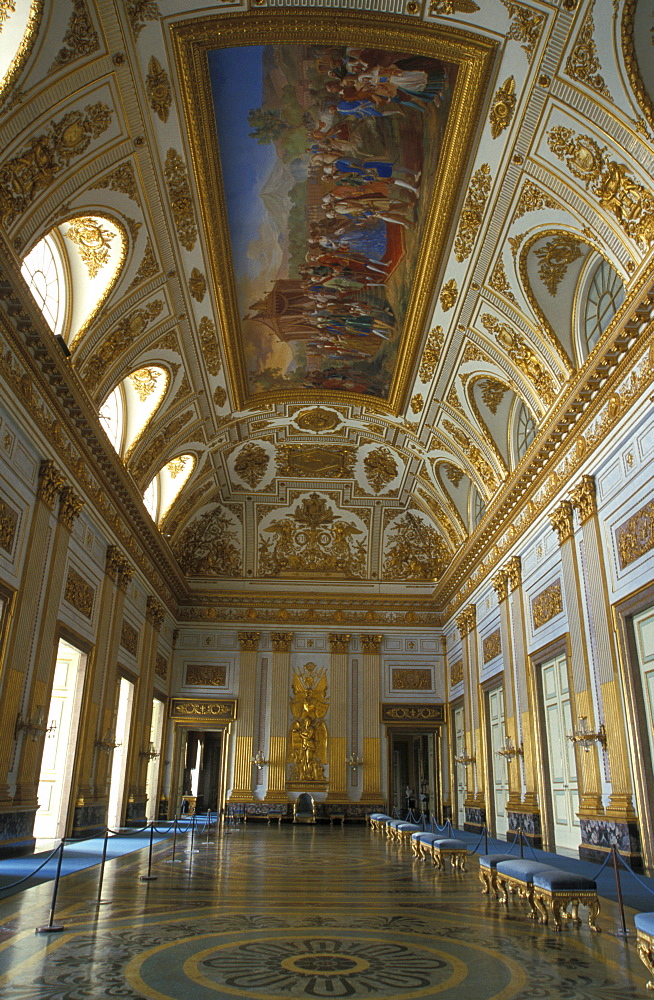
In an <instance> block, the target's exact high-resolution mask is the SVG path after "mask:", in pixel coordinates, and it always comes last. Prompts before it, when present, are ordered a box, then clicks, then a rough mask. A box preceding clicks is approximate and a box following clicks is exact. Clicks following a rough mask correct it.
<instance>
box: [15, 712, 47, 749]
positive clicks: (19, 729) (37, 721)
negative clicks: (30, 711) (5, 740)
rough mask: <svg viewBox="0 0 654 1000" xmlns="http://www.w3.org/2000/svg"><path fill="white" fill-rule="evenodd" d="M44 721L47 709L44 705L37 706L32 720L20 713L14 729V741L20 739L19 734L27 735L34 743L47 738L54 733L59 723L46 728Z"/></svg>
mask: <svg viewBox="0 0 654 1000" xmlns="http://www.w3.org/2000/svg"><path fill="white" fill-rule="evenodd" d="M44 719H45V708H44V707H43V705H37V708H36V712H35V714H34V715H33V716H32V717H31V718H30V719H24V718H23V715H22V713H21V712H19V713H18V716H17V718H16V725H15V727H14V739H17V738H18V734H19V733H26V735H27V736H28V737H29V739H31V741H32V743H36V741H37V740H39V739H40V738H41V737H42V736H47V735H48V733H54V731H55V729H56V728H57V723H56V722H51V723H50V725H49V726H48V727H47V728H46V725H45V722H44Z"/></svg>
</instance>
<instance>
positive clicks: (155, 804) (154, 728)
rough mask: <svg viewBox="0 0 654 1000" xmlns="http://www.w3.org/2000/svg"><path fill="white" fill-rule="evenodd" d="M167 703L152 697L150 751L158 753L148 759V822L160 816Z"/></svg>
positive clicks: (146, 791) (146, 779)
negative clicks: (162, 749) (163, 741)
mask: <svg viewBox="0 0 654 1000" xmlns="http://www.w3.org/2000/svg"><path fill="white" fill-rule="evenodd" d="M164 715H165V705H164V702H163V701H162V700H161V698H153V699H152V722H151V724H150V752H151V753H153V754H156V757H151V758H150V760H149V761H148V769H147V772H146V775H145V795H146V806H145V817H146V819H147V821H148V823H151V822H153V821H154V820H156V819H157V818H158V816H159V796H158V792H159V774H160V773H161V744H162V740H163V728H164Z"/></svg>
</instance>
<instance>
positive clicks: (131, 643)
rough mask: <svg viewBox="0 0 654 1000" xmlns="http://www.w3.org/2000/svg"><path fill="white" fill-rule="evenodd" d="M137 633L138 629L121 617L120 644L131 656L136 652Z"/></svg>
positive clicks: (137, 646)
mask: <svg viewBox="0 0 654 1000" xmlns="http://www.w3.org/2000/svg"><path fill="white" fill-rule="evenodd" d="M139 635H140V633H139V631H138V629H135V628H134V626H133V625H131V624H130V623H129V622H128V621H125V620H124V619H123V623H122V625H121V629H120V645H121V646H122V648H123V649H126V650H127V652H128V653H131V654H132V656H136V655H137V653H138V648H139Z"/></svg>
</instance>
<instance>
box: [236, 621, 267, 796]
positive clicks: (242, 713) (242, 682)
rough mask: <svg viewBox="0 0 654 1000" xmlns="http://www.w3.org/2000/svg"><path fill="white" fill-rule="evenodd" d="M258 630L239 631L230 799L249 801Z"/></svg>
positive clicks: (259, 634)
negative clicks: (236, 700)
mask: <svg viewBox="0 0 654 1000" xmlns="http://www.w3.org/2000/svg"><path fill="white" fill-rule="evenodd" d="M260 637H261V633H260V632H239V633H238V641H239V645H240V647H241V655H240V659H239V667H238V716H237V719H236V725H235V729H236V742H235V752H234V781H233V786H232V791H231V794H230V796H229V801H230V802H252V796H253V793H252V778H253V775H252V766H253V765H252V746H253V739H254V717H255V708H256V698H257V659H258V656H259V639H260Z"/></svg>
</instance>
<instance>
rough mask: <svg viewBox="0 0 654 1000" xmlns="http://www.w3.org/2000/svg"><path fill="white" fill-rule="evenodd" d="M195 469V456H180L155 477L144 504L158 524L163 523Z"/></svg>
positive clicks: (144, 498)
mask: <svg viewBox="0 0 654 1000" xmlns="http://www.w3.org/2000/svg"><path fill="white" fill-rule="evenodd" d="M194 468H195V456H194V455H178V456H177V457H176V458H172V459H171V460H170V462H167V463H166V465H164V467H163V468H162V469H160V470H159V472H158V473H157V474H156V476H153V478H152V480H151V482H150V484H149V486H148V487H147V489H146V490H145V493H144V494H143V503H144V504H145V506H146V508H147V510H148V511H149V513H150V516H151V517H152V520H153V521H156V522H157V524H161V522H162V521H163V519H164V517H165V516H166V514H167V513H168V511H169V510H170V508H171V507H172V505H173V504H174V502H175V500H176V499H177V497H178V496H179V494H180V493H181V491H182V488H183V486H184V485H185V483H186V482H187V481H188V478H189V476H190V475H191V473H192V472H193V469H194Z"/></svg>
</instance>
